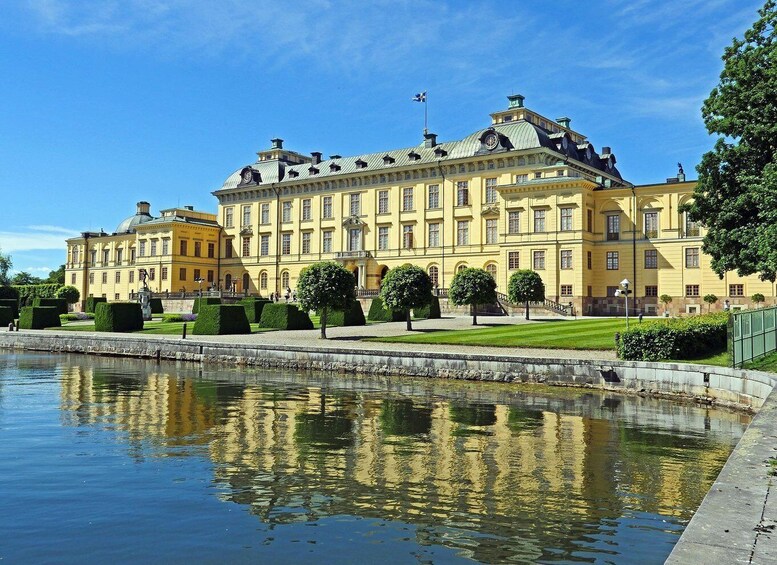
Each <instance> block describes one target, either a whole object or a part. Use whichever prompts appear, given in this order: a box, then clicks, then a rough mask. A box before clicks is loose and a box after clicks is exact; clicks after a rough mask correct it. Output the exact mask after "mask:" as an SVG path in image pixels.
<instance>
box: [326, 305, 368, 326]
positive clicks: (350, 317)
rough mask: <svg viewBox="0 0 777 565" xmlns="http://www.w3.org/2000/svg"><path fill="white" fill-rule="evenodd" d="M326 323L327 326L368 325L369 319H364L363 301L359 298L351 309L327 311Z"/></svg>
mask: <svg viewBox="0 0 777 565" xmlns="http://www.w3.org/2000/svg"><path fill="white" fill-rule="evenodd" d="M319 314H320V312H319ZM326 325H327V327H332V326H365V325H367V320H365V319H364V310H362V305H361V302H359V301H358V300H356V301H354V303H353V306H351V308H350V310H330V311H329V312H327V313H326Z"/></svg>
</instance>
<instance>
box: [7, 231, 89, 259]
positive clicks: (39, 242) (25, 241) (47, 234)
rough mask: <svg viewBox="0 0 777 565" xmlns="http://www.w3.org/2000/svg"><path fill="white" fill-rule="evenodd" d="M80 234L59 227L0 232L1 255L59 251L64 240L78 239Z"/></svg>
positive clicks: (62, 247)
mask: <svg viewBox="0 0 777 565" xmlns="http://www.w3.org/2000/svg"><path fill="white" fill-rule="evenodd" d="M79 235H80V232H78V231H75V230H71V229H68V228H64V227H59V226H48V225H45V226H27V227H26V228H23V229H21V230H18V231H0V250H2V251H3V253H14V252H18V251H41V250H49V249H61V250H63V251H62V252H63V253H64V249H65V239H67V238H69V237H78V236H79Z"/></svg>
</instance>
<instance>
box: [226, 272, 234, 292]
mask: <svg viewBox="0 0 777 565" xmlns="http://www.w3.org/2000/svg"><path fill="white" fill-rule="evenodd" d="M224 290H232V275H229V274H227V275H224Z"/></svg>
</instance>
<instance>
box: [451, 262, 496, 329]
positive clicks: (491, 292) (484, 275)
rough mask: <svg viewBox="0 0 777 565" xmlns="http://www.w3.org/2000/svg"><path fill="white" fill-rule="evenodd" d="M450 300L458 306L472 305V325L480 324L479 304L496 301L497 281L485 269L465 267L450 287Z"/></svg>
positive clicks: (454, 278)
mask: <svg viewBox="0 0 777 565" xmlns="http://www.w3.org/2000/svg"><path fill="white" fill-rule="evenodd" d="M448 300H450V301H451V302H452V303H453V304H455V305H456V306H463V305H465V304H469V305H470V306H471V307H472V325H473V326H476V325H477V324H478V304H494V303H495V302H496V281H495V280H494V277H492V276H491V275H490V274H489V273H488V271H486V270H485V269H475V268H472V267H470V268H465V269H462V270H460V271H459V272H457V273H456V274H455V275H454V277H453V281H451V286H450V288H449V289H448Z"/></svg>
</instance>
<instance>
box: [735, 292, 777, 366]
mask: <svg viewBox="0 0 777 565" xmlns="http://www.w3.org/2000/svg"><path fill="white" fill-rule="evenodd" d="M776 318H777V307H773V308H759V309H757V310H741V311H739V312H733V313H732V314H731V316H730V317H729V319H728V351H729V353H730V354H731V366H732V367H741V366H742V365H744V364H745V363H747V362H748V361H752V360H753V359H758V358H759V357H763V356H764V355H766V354H767V353H771V352H772V351H774V350H775V349H777V327H775V319H776Z"/></svg>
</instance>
